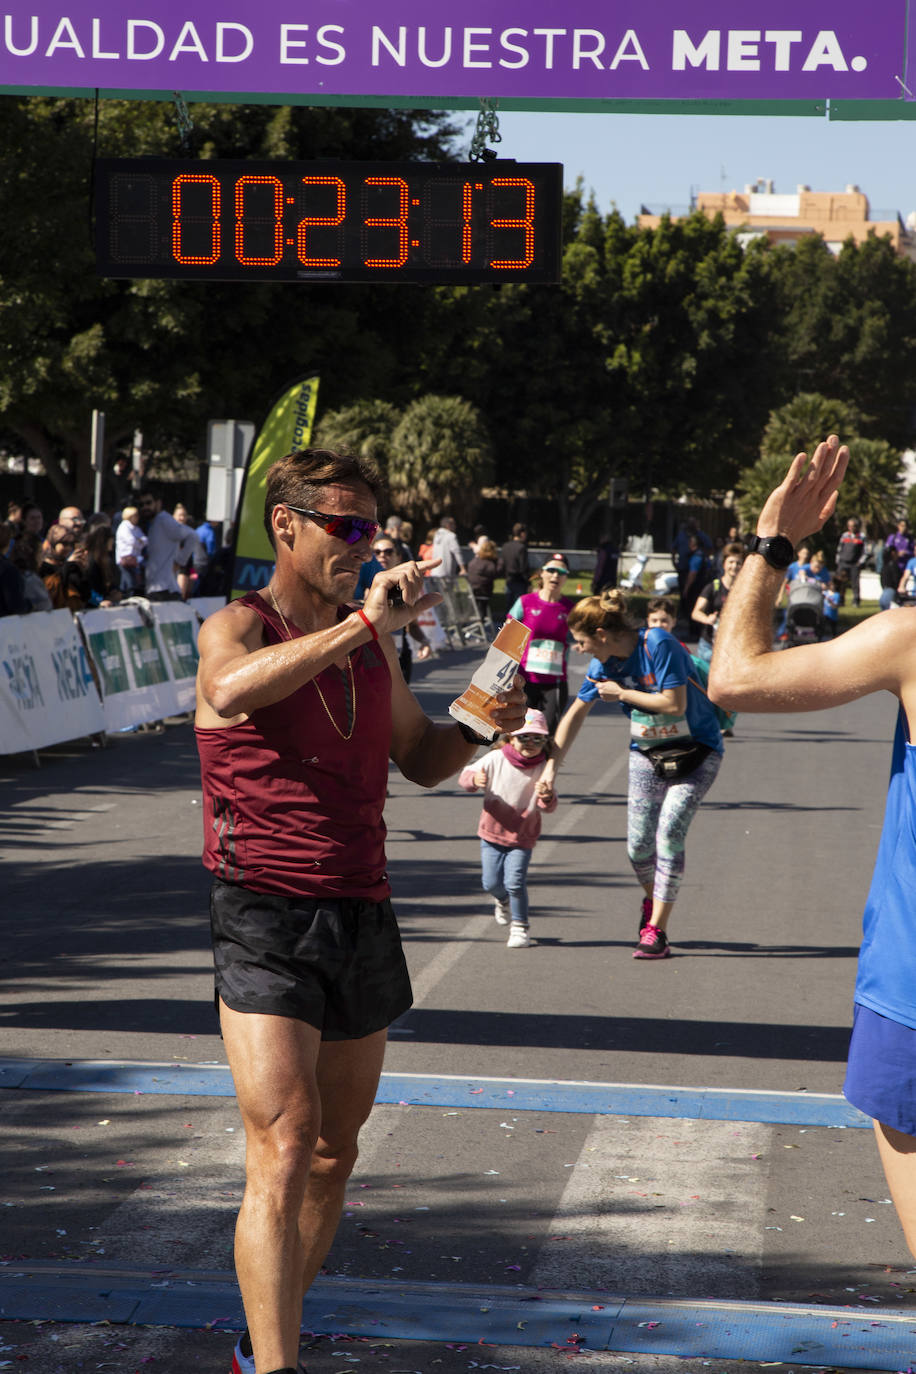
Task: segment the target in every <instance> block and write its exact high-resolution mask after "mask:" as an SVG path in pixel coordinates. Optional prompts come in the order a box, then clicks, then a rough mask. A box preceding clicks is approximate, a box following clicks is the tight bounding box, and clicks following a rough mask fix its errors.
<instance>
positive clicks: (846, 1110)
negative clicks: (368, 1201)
mask: <svg viewBox="0 0 916 1374" xmlns="http://www.w3.org/2000/svg"><path fill="white" fill-rule="evenodd" d="M0 1088H21V1089H33V1090H36V1091H41V1092H52V1091H56V1092H97V1093H142V1094H173V1095H178V1096H182V1097H234V1096H235V1089H234V1088H233V1085H232V1078H231V1075H230V1073H229V1070H228V1068H227V1067H226V1065H225V1064H153V1063H140V1062H136V1061H129V1060H115V1061H112V1060H103V1061H98V1062H96V1061H93V1060H73V1061H71V1060H55V1059H31V1060H28V1059H0ZM375 1100H376V1102H381V1103H387V1104H395V1105H398V1104H403V1105H405V1106H418V1107H486V1108H491V1109H494V1110H502V1111H505V1110H506V1109H508V1108H510V1107H511V1108H512V1110H513V1111H522V1112H566V1113H571V1114H577V1115H578V1114H584V1115H589V1116H660V1117H674V1118H677V1119H680V1120H692V1121H752V1122H760V1123H762V1124H770V1125H786V1126H793V1125H797V1126H843V1127H855V1128H862V1127H870V1126H871V1120H870V1119H869V1118H868V1117H867V1116H864V1115H863V1114H862V1113H861V1112H860V1111H857V1110H856V1108H855V1107H851V1106H850V1105H849V1103H848V1102H847V1101H846V1099H845V1098H843V1097H841V1096H840V1095H839V1094H836V1093H788V1092H768V1091H757V1090H754V1089H741V1088H690V1087H666V1086H664V1085H661V1084H651V1083H649V1084H640V1083H584V1082H583V1083H579V1082H563V1081H557V1080H552V1079H530V1078H482V1077H477V1078H460V1077H458V1076H452V1075H442V1074H398V1073H383V1074H382V1078H381V1082H380V1084H379V1089H378V1093H377V1094H376V1099H375Z"/></svg>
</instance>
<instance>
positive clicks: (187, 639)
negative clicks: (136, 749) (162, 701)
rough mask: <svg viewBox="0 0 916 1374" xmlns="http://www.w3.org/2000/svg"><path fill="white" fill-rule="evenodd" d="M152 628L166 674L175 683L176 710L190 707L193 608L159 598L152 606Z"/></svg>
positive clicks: (192, 698) (194, 655) (192, 695)
mask: <svg viewBox="0 0 916 1374" xmlns="http://www.w3.org/2000/svg"><path fill="white" fill-rule="evenodd" d="M153 615H154V617H155V621H156V632H157V634H158V636H159V641H160V643H161V645H162V648H163V651H164V655H165V661H166V664H167V666H168V671H169V677H170V678H171V679H172V682H173V683H174V687H175V700H176V703H177V705H176V710H177V711H179V712H181V711H192V710H193V709H194V706H195V683H196V680H197V663H198V654H197V631H198V629H199V621H198V619H197V612H196V610H194V609H193V608H192V607H191V606H188V605H186V604H185V603H183V602H181V601H163V602H160V603H159V604H158V605H156V606H155V607H154V608H153Z"/></svg>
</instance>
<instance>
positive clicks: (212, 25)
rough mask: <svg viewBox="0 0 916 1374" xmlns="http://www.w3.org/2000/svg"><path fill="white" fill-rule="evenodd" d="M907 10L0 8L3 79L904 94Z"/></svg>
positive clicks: (403, 0) (662, 1) (330, 91)
mask: <svg viewBox="0 0 916 1374" xmlns="http://www.w3.org/2000/svg"><path fill="white" fill-rule="evenodd" d="M907 5H908V0H871V3H870V4H867V5H863V6H854V5H851V4H847V5H840V4H837V3H836V0H742V3H741V4H740V5H736V4H735V3H734V0H702V3H699V0H657V2H656V3H655V4H653V5H649V6H647V5H646V4H645V2H644V0H568V3H564V4H562V5H558V4H556V3H555V0H487V2H486V3H485V2H484V0H470V2H469V3H467V4H465V5H463V6H461V12H460V14H459V15H457V16H455V15H450V14H449V10H450V6H449V5H448V4H445V3H442V4H439V5H431V4H430V3H429V0H395V3H391V2H390V0H389V2H388V3H385V2H384V0H383V3H381V4H379V3H378V0H371V2H370V0H315V3H306V4H302V3H298V4H291V3H289V0H263V3H259V4H257V5H254V4H252V3H250V0H248V2H247V3H241V0H198V3H196V4H194V5H193V7H192V8H191V9H190V10H185V9H184V8H183V7H180V6H176V5H175V4H174V0H118V3H117V4H115V3H113V2H112V0H75V3H70V0H60V2H59V3H58V4H53V3H46V0H38V2H37V3H35V2H34V0H33V3H29V0H25V3H24V4H23V5H22V6H17V8H16V9H15V11H13V12H8V13H4V14H3V16H2V19H3V23H2V34H0V88H4V89H7V90H8V89H11V88H23V87H25V88H42V89H46V90H47V89H62V88H74V87H79V88H82V89H92V88H93V87H100V88H102V89H105V90H125V91H144V90H155V91H165V90H180V91H183V92H185V93H191V92H194V91H212V92H221V93H224V94H226V95H227V96H231V95H232V94H233V93H238V94H244V93H260V94H262V95H274V94H275V95H277V96H278V97H283V96H294V97H296V98H297V99H299V100H301V99H302V97H303V96H307V95H314V96H317V97H320V98H321V99H323V100H334V99H336V98H337V97H346V96H399V97H411V96H413V97H417V98H423V99H424V101H425V103H430V98H431V97H432V98H435V97H451V98H476V97H478V96H488V97H492V98H513V99H515V100H532V101H540V100H558V101H563V100H565V101H570V100H574V101H580V100H584V101H602V100H619V99H634V100H638V99H643V100H649V99H654V100H657V99H663V100H691V99H697V100H699V99H727V100H807V99H812V100H821V99H825V98H828V97H829V98H836V99H844V100H866V99H868V100H893V99H898V98H900V96H901V95H902V94H908V92H906V91H905V82H906V80H907V73H906V70H905V55H906V19H907ZM437 11H438V14H437ZM434 15H436V16H437V17H435V18H434V17H433V16H434ZM189 16H190V17H189ZM909 98H912V97H909ZM341 103H343V102H341Z"/></svg>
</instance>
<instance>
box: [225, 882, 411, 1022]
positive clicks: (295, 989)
mask: <svg viewBox="0 0 916 1374" xmlns="http://www.w3.org/2000/svg"><path fill="white" fill-rule="evenodd" d="M210 929H211V934H212V937H213V962H214V968H215V973H216V996H217V999H219V998H222V1000H223V1001H224V1002H225V1004H226V1006H227V1007H230V1008H231V1009H232V1011H242V1012H261V1013H263V1014H266V1015H268V1016H290V1017H293V1018H294V1019H296V1020H298V1021H306V1022H307V1023H308V1024H309V1025H310V1026H314V1027H315V1028H316V1030H320V1031H321V1038H322V1040H359V1039H361V1038H362V1037H363V1036H365V1035H372V1034H373V1033H374V1032H375V1031H380V1030H384V1029H385V1027H386V1026H390V1025H391V1022H392V1021H394V1020H395V1019H396V1018H397V1017H398V1016H401V1015H402V1014H403V1013H404V1012H405V1011H407V1009H408V1007H409V1006H410V1004H411V1000H412V997H411V990H410V976H409V974H408V972H407V963H406V961H405V959H404V951H403V950H402V948H401V937H400V934H399V932H398V923H397V920H396V918H395V914H394V911H393V910H392V907H391V902H390V901H389V900H388V898H387V897H386V898H385V900H384V901H381V902H368V901H363V900H362V899H360V898H328V899H311V898H308V897H301V898H297V897H283V896H280V895H278V894H274V893H264V892H252V891H250V890H249V889H248V888H245V887H240V886H237V885H236V884H233V883H224V882H223V881H222V879H220V878H214V879H213V885H212V887H211V889H210Z"/></svg>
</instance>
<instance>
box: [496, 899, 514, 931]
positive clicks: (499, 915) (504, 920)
mask: <svg viewBox="0 0 916 1374" xmlns="http://www.w3.org/2000/svg"><path fill="white" fill-rule="evenodd" d="M493 916H494V918H495V920H496V924H497V925H498V926H507V925H508V924H509V922H510V920H511V919H512V918H511V916H510V915H509V903H508V902H501V901H500V900H499V898H497V899H496V901H495V902H494V903H493Z"/></svg>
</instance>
